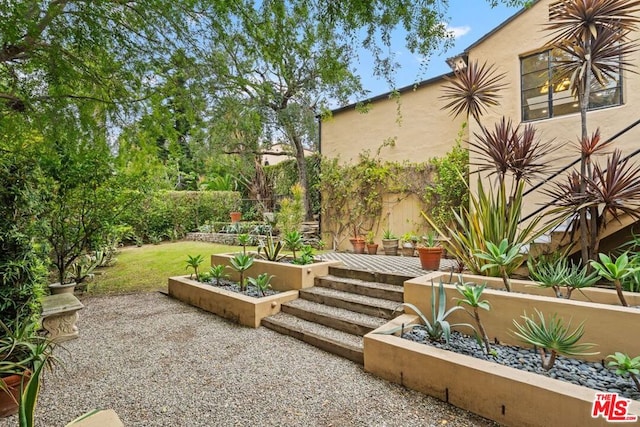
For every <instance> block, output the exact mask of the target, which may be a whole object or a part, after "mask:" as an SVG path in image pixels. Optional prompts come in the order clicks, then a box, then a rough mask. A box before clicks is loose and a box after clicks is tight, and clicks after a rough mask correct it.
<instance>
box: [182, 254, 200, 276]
mask: <svg viewBox="0 0 640 427" xmlns="http://www.w3.org/2000/svg"><path fill="white" fill-rule="evenodd" d="M203 262H204V258H203V257H202V255H200V254H198V255H196V256H191V255H187V267H186V268H187V270H188V269H190V268H192V269H193V272H194V273H195V275H196V280H197V281H200V276H199V275H198V269H199V268H200V264H202V263H203ZM189 278H191V275H189Z"/></svg>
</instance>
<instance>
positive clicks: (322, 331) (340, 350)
mask: <svg viewBox="0 0 640 427" xmlns="http://www.w3.org/2000/svg"><path fill="white" fill-rule="evenodd" d="M262 325H263V326H265V327H267V328H269V329H272V330H274V331H276V332H279V333H281V334H285V335H289V336H291V337H293V338H296V339H299V340H300V341H303V342H306V343H307V344H311V345H313V346H315V347H318V348H320V349H322V350H324V351H327V352H329V353H333V354H335V355H338V356H340V357H344V358H346V359H349V360H352V361H354V362H356V363H359V364H361V365H362V364H364V355H363V354H364V353H363V344H362V341H363V340H362V337H357V336H355V335H352V334H348V333H346V332H342V331H338V330H336V329H333V328H329V327H327V326H323V325H319V324H317V323H313V322H309V321H307V320H304V319H300V318H298V317H296V316H293V315H291V314H288V313H284V312H280V313H278V314H276V315H274V316H269V317H265V318H264V319H262Z"/></svg>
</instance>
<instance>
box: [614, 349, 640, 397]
mask: <svg viewBox="0 0 640 427" xmlns="http://www.w3.org/2000/svg"><path fill="white" fill-rule="evenodd" d="M607 359H608V360H609V363H608V364H607V366H609V367H610V368H616V374H617V375H620V376H622V377H630V378H631V380H632V381H633V383H634V384H635V385H636V389H637V390H639V391H640V381H638V375H640V356H637V357H634V358H633V359H632V358H631V357H629V355H628V354H624V353H620V352H618V351H616V352H615V354H610V355H608V356H607Z"/></svg>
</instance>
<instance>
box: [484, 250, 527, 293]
mask: <svg viewBox="0 0 640 427" xmlns="http://www.w3.org/2000/svg"><path fill="white" fill-rule="evenodd" d="M486 247H487V249H486V251H477V252H475V253H474V255H475V256H476V258H480V259H484V260H486V261H488V262H489V263H488V264H485V265H483V266H482V268H481V269H480V270H481V271H485V270H487V269H490V268H494V267H497V268H498V269H499V271H500V276H501V277H502V281H503V282H504V287H505V288H507V291H509V292H511V281H510V280H509V270H508V268H509V266H510V265H512V264H514V263H516V262H518V261H519V260H521V259H522V254H521V253H520V248H521V247H522V244H520V243H516V244H514V245H510V244H509V241H508V240H507V239H502V241H501V242H500V244H499V245H495V244H494V243H493V242H486Z"/></svg>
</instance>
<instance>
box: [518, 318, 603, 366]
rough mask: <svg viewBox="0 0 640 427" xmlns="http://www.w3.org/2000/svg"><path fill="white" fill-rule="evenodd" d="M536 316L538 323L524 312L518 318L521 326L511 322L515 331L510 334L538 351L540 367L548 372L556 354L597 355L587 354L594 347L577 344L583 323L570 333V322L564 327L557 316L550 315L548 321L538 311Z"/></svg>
mask: <svg viewBox="0 0 640 427" xmlns="http://www.w3.org/2000/svg"><path fill="white" fill-rule="evenodd" d="M535 311H536V315H537V317H538V321H537V322H536V319H535V318H534V317H529V316H527V313H526V312H525V313H524V315H523V316H520V317H521V318H522V320H523V321H524V323H523V324H522V325H521V324H520V323H518V322H517V320H515V319H514V320H513V325H514V326H515V328H516V330H515V331H512V333H513V334H514V335H515V336H516V337H518V338H520V339H521V340H522V341H523V342H525V343H527V344H531V345H533V346H535V347H536V348H537V349H538V353H539V354H540V358H541V360H542V367H543V368H544V369H545V370H547V371H548V370H549V369H551V368H552V367H553V365H554V363H555V361H556V357H557V355H558V354H562V355H564V356H591V355H594V354H598V353H597V352H595V353H592V352H588V351H587V350H589V349H590V348H592V347H593V346H594V344H591V343H582V344H578V341H580V339H581V338H582V335H584V322H582V323H580V325H578V327H577V328H576V329H575V330H574V331H571V330H570V328H571V320H569V323H568V324H567V325H566V326H565V325H564V322H563V321H562V319H559V318H558V314H557V313H554V314H552V315H551V317H550V318H549V320H547V319H545V317H544V315H543V314H542V313H541V312H540V311H538V310H535Z"/></svg>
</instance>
